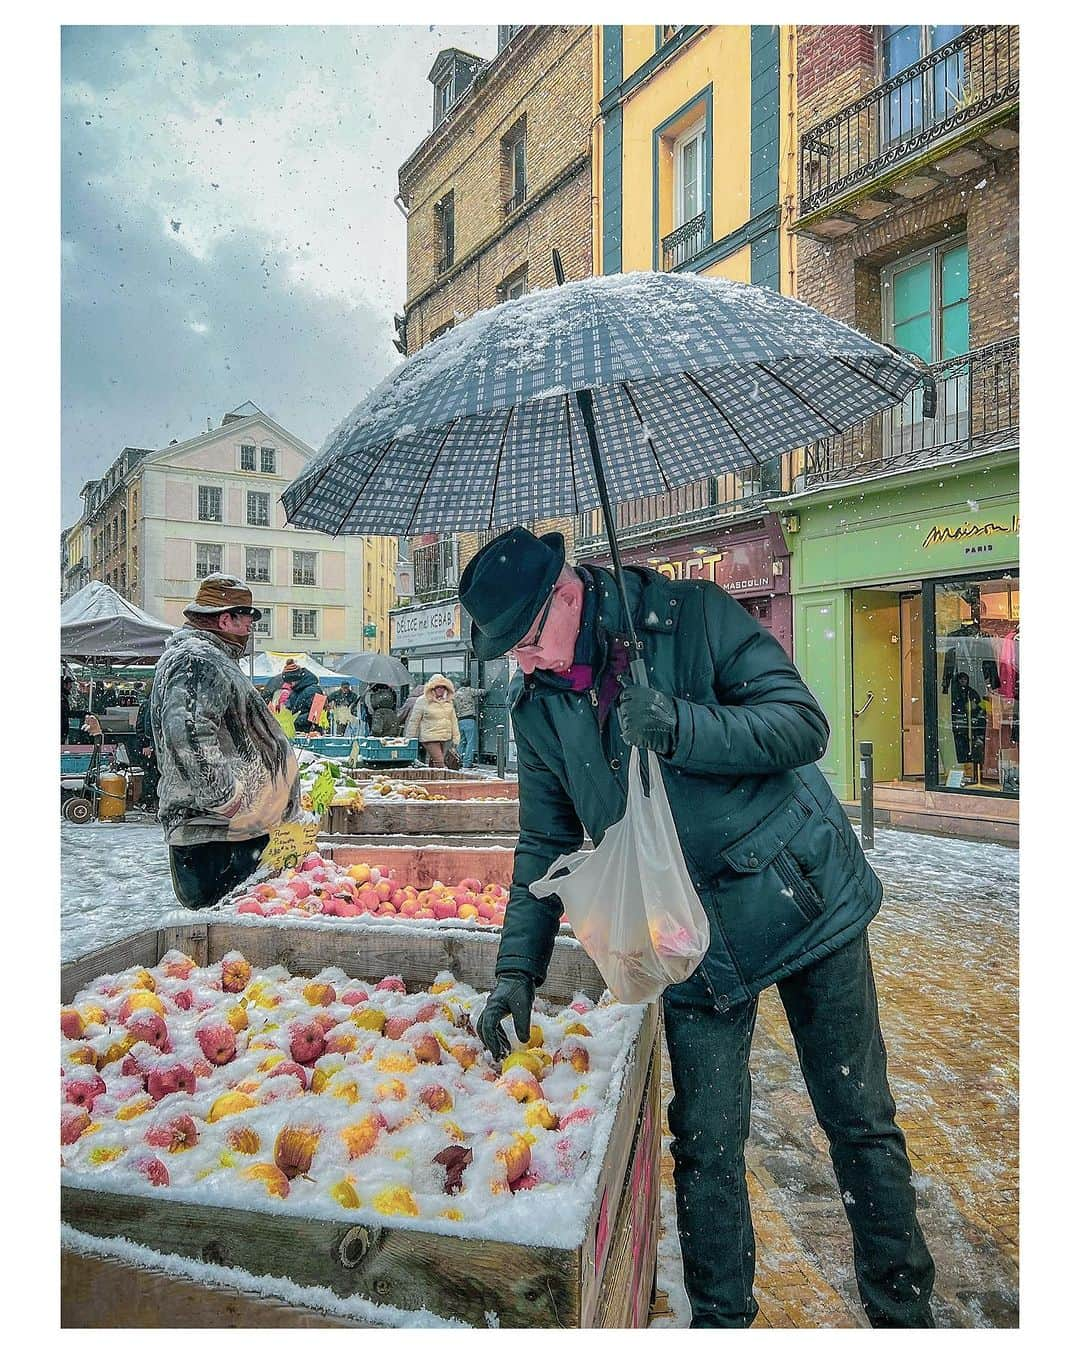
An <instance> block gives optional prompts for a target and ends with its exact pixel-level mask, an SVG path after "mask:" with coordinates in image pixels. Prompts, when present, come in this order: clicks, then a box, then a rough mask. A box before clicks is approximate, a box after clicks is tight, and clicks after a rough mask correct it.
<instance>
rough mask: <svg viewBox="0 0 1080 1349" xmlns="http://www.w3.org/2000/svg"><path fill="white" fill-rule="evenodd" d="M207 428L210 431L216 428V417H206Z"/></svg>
mask: <svg viewBox="0 0 1080 1349" xmlns="http://www.w3.org/2000/svg"><path fill="white" fill-rule="evenodd" d="M206 429H207V430H208V431H212V430H213V429H214V419H213V418H212V417H207V419H206Z"/></svg>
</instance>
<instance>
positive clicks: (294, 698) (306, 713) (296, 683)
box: [285, 666, 322, 735]
mask: <svg viewBox="0 0 1080 1349" xmlns="http://www.w3.org/2000/svg"><path fill="white" fill-rule="evenodd" d="M286 682H287V683H289V684H291V685H292V692H291V693H290V694H289V699H288V701H287V702H286V704H285V707H286V710H287V711H289V712H291V713H292V714H293V717H294V719H295V721H296V729H297V731H298V732H300V733H301V734H302V735H307V734H310V733H311V732H313V731H318V729H319V727H318V725H317V724H316V723H315V722H314V721H312V719H311V704H312V702H313V700H314V698H315V695H316V694H317V693H320V692H321V691H322V690H321V688H320V685H319V677H318V675H316V674H315V672H314V671H313V670H308V669H305V668H304V667H303V666H297V668H296V670H295V671H294V672H293V673H292V674H291V675H288V676H286Z"/></svg>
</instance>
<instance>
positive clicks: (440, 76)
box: [428, 47, 485, 127]
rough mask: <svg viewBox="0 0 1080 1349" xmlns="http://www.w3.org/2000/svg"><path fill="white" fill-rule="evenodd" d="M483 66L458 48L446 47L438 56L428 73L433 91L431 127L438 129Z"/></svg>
mask: <svg viewBox="0 0 1080 1349" xmlns="http://www.w3.org/2000/svg"><path fill="white" fill-rule="evenodd" d="M484 64H485V63H484V60H483V58H482V57H480V56H472V55H470V54H469V52H463V51H461V50H460V49H459V48H458V47H447V48H445V49H444V50H443V51H441V52H440V53H439V54H438V56H437V57H436V58H435V64H434V65H433V66H432V67H431V69H430V70H429V71H428V79H429V80H430V81H431V83H432V86H433V87H434V91H435V95H434V109H433V117H432V124H433V127H438V126H439V125H440V124H441V123H442V122H443V121H444V120H445V119H446V117H447V116H448V115H449V113H450V111H451V109H452V108H453V107H454V106H455V104H456V103H457V102H458V100H459V99H460V98H461V97H462V95H463V94H464V93H465V91H466V90H467V89H468V88H469V86H470V85H471V84H472V82H473V80H475V79H476V77H477V75H478V74H479V73H480V71H481V70H483V68H484Z"/></svg>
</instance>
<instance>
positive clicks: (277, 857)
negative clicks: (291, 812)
mask: <svg viewBox="0 0 1080 1349" xmlns="http://www.w3.org/2000/svg"><path fill="white" fill-rule="evenodd" d="M318 833H319V821H318V819H317V818H316V819H314V820H291V821H289V822H287V823H285V824H279V825H278V826H277V828H276V829H274V830H273V832H272V833H271V835H270V842H269V843H268V844H267V845H266V847H265V848H264V849H263V852H262V857H261V858H260V859H259V865H260V866H263V867H270V868H271V869H272V870H274V871H284V870H285V868H286V867H294V866H296V865H297V864H298V863H300V862H302V861H303V860H304V858H305V857H307V855H308V853H311V852H314V851H315V839H316V838H317V837H318Z"/></svg>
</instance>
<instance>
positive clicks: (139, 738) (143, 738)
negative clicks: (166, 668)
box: [135, 684, 160, 813]
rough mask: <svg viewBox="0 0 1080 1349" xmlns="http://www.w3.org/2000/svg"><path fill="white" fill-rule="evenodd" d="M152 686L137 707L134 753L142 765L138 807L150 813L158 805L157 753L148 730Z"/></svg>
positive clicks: (152, 737)
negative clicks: (140, 793) (140, 792)
mask: <svg viewBox="0 0 1080 1349" xmlns="http://www.w3.org/2000/svg"><path fill="white" fill-rule="evenodd" d="M152 689H153V684H151V685H149V686H148V688H147V690H146V697H145V698H144V699H143V700H142V703H141V704H140V706H139V715H138V716H137V717H136V718H135V751H136V754H137V755H138V758H137V762H138V763H140V764H141V765H142V770H143V776H142V795H141V797H140V798H139V805H140V806H141V807H142V809H143V810H146V811H150V812H151V813H153V812H155V811H156V810H157V804H158V799H157V797H158V779H159V777H160V773H159V771H158V761H157V751H156V750H155V748H154V735H153V731H152V730H151V728H150V694H151V691H152Z"/></svg>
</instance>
